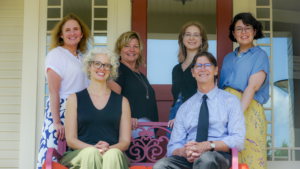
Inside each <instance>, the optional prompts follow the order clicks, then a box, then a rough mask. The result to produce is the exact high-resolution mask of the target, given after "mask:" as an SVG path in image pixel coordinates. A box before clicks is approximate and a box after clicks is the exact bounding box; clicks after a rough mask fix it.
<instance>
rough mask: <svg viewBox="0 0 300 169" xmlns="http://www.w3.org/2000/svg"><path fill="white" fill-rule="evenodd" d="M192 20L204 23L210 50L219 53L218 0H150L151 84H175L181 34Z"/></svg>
mask: <svg viewBox="0 0 300 169" xmlns="http://www.w3.org/2000/svg"><path fill="white" fill-rule="evenodd" d="M199 6H202V7H203V6H205V8H206V9H207V10H205V11H203V10H201V9H200V8H199ZM202 7H201V8H202ZM199 9H200V10H199ZM203 18H205V19H203ZM191 21H197V22H200V23H201V24H202V25H204V27H205V30H206V33H207V37H208V40H209V41H208V43H209V48H208V51H209V52H211V53H212V54H213V55H214V56H215V57H217V56H216V53H217V52H216V43H217V41H216V40H217V35H216V28H217V25H216V23H217V22H216V21H217V20H216V0H205V1H202V0H193V1H188V2H186V3H185V5H182V2H179V1H173V0H168V1H162V0H160V1H158V0H147V67H146V68H147V78H148V80H149V82H150V84H172V70H173V67H174V66H175V65H177V64H178V57H177V56H178V50H179V46H178V35H179V32H180V30H181V28H182V26H183V25H185V24H186V23H188V22H191ZM158 68H163V71H162V70H160V69H158ZM158 75H159V76H158Z"/></svg>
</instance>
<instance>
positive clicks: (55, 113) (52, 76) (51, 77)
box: [47, 68, 65, 140]
mask: <svg viewBox="0 0 300 169" xmlns="http://www.w3.org/2000/svg"><path fill="white" fill-rule="evenodd" d="M47 79H48V87H49V94H50V110H51V114H52V118H53V125H54V128H55V130H56V131H57V138H58V139H60V140H63V139H64V138H65V128H64V126H63V125H62V124H61V121H60V97H59V89H60V85H61V77H60V76H59V75H58V74H57V73H56V72H55V71H53V70H52V69H50V68H48V69H47Z"/></svg>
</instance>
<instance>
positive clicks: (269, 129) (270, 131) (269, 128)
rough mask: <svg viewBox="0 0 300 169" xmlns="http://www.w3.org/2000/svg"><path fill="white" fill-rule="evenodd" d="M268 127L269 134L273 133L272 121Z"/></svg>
mask: <svg viewBox="0 0 300 169" xmlns="http://www.w3.org/2000/svg"><path fill="white" fill-rule="evenodd" d="M267 127H268V129H267V134H272V123H268V125H267Z"/></svg>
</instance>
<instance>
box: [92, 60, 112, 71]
mask: <svg viewBox="0 0 300 169" xmlns="http://www.w3.org/2000/svg"><path fill="white" fill-rule="evenodd" d="M90 63H93V66H94V68H96V69H97V68H99V69H101V67H102V66H103V68H104V70H111V68H112V66H111V64H104V63H101V62H99V61H90Z"/></svg>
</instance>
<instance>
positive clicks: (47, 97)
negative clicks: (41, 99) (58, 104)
mask: <svg viewBox="0 0 300 169" xmlns="http://www.w3.org/2000/svg"><path fill="white" fill-rule="evenodd" d="M48 99H49V96H46V97H45V107H47V101H48Z"/></svg>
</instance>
